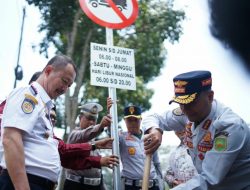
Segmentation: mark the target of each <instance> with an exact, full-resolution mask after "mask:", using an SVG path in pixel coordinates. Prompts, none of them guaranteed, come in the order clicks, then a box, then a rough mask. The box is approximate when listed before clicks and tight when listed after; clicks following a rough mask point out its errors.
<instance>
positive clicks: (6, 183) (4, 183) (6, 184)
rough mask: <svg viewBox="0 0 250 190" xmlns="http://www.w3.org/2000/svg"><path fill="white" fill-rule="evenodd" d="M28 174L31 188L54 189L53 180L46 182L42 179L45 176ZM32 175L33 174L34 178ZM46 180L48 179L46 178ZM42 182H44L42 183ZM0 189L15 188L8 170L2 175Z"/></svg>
mask: <svg viewBox="0 0 250 190" xmlns="http://www.w3.org/2000/svg"><path fill="white" fill-rule="evenodd" d="M27 176H28V181H29V186H30V190H53V189H54V185H52V183H53V182H51V184H47V183H46V182H44V181H42V180H43V178H41V177H36V176H35V177H34V175H30V174H28V175H27ZM30 176H33V178H32V177H30ZM34 179H35V180H34ZM39 179H41V181H39ZM44 180H45V181H48V180H46V179H44ZM41 182H44V183H41ZM0 190H15V188H14V186H13V183H12V181H11V179H10V176H9V174H8V172H7V170H3V171H2V173H1V175H0Z"/></svg>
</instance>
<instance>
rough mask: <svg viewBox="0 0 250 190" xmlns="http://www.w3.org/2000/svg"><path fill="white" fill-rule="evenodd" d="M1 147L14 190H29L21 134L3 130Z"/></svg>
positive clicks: (11, 130)
mask: <svg viewBox="0 0 250 190" xmlns="http://www.w3.org/2000/svg"><path fill="white" fill-rule="evenodd" d="M3 146H4V156H5V160H6V167H7V170H8V173H9V175H10V177H11V181H12V183H13V185H14V187H15V190H29V189H30V188H29V183H28V179H27V174H26V169H25V159H24V148H23V142H22V136H21V133H19V132H17V131H16V129H14V130H13V129H11V128H10V129H5V133H4V135H3Z"/></svg>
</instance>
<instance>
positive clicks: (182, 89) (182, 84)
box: [174, 80, 188, 93]
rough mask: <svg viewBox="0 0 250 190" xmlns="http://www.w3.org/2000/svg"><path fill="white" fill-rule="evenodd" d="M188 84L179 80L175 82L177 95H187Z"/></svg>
mask: <svg viewBox="0 0 250 190" xmlns="http://www.w3.org/2000/svg"><path fill="white" fill-rule="evenodd" d="M187 83H188V82H186V81H181V80H178V81H175V82H174V85H175V89H174V91H175V93H185V91H186V88H185V86H186V85H187Z"/></svg>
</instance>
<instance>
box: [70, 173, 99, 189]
mask: <svg viewBox="0 0 250 190" xmlns="http://www.w3.org/2000/svg"><path fill="white" fill-rule="evenodd" d="M66 178H67V179H69V180H71V181H74V182H78V183H81V184H85V185H92V186H98V185H100V184H101V178H88V177H83V176H77V175H72V174H67V177H66Z"/></svg>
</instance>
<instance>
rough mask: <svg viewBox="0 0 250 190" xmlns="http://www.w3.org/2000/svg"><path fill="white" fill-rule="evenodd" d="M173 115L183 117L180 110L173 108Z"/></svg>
mask: <svg viewBox="0 0 250 190" xmlns="http://www.w3.org/2000/svg"><path fill="white" fill-rule="evenodd" d="M173 114H174V115H175V116H182V115H184V114H183V112H182V111H181V108H175V109H174V110H173Z"/></svg>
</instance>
